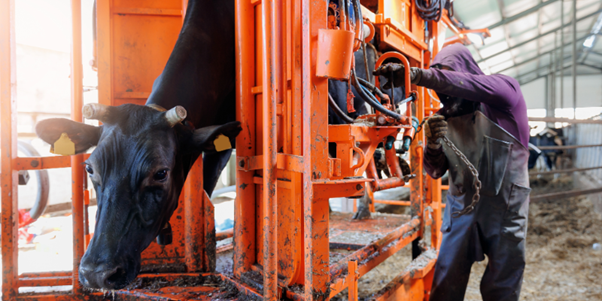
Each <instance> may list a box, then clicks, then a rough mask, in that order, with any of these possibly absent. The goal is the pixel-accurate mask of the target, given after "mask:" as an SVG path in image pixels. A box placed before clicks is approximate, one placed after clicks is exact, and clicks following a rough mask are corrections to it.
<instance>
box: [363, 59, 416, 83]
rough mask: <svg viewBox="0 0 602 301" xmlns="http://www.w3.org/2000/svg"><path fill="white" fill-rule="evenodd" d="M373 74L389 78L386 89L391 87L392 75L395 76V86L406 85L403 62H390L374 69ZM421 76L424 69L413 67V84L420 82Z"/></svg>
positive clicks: (411, 74) (411, 75)
mask: <svg viewBox="0 0 602 301" xmlns="http://www.w3.org/2000/svg"><path fill="white" fill-rule="evenodd" d="M373 74H374V75H376V76H384V77H385V78H387V82H386V83H385V84H384V85H383V88H384V89H391V82H390V81H391V75H392V76H393V84H394V85H395V87H401V86H404V85H405V82H404V80H405V67H404V66H403V64H397V63H388V64H385V65H382V66H380V67H379V68H378V69H376V70H374V72H373ZM420 78H422V69H420V68H416V67H411V68H410V81H411V82H412V84H417V83H418V82H420Z"/></svg>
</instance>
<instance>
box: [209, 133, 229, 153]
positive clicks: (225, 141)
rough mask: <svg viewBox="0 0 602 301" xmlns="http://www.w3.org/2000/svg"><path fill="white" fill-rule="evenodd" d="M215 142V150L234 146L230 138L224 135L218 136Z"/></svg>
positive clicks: (223, 149) (219, 150)
mask: <svg viewBox="0 0 602 301" xmlns="http://www.w3.org/2000/svg"><path fill="white" fill-rule="evenodd" d="M213 144H214V145H215V150H216V151H218V152H221V151H225V150H227V149H231V148H232V144H230V139H229V138H228V137H226V136H224V135H219V136H217V138H216V139H215V141H213Z"/></svg>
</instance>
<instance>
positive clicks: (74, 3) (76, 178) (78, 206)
mask: <svg viewBox="0 0 602 301" xmlns="http://www.w3.org/2000/svg"><path fill="white" fill-rule="evenodd" d="M81 12H82V6H81V0H71V26H72V37H71V47H72V48H71V119H72V120H74V121H78V122H82V121H83V118H82V106H83V97H84V94H83V93H84V91H83V66H82V26H81V24H82V20H81ZM83 162H84V155H83V154H79V155H74V156H71V201H72V207H71V208H72V209H71V212H72V218H73V291H74V292H78V291H79V290H80V283H79V262H80V260H81V258H82V256H83V255H84V166H83Z"/></svg>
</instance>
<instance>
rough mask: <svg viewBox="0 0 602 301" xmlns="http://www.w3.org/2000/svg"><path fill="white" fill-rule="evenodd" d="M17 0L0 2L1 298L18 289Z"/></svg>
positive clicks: (10, 297) (11, 294)
mask: <svg viewBox="0 0 602 301" xmlns="http://www.w3.org/2000/svg"><path fill="white" fill-rule="evenodd" d="M14 12H15V3H14V0H1V1H0V66H2V68H1V69H0V117H1V118H0V122H1V129H2V135H1V147H2V149H1V150H2V152H1V155H2V158H1V160H0V161H1V163H0V165H1V168H2V170H1V185H2V300H15V299H16V295H17V293H18V289H17V274H18V266H17V263H18V261H17V252H18V249H17V247H18V246H17V224H18V215H17V209H18V208H17V207H18V203H17V192H18V189H17V184H18V178H17V177H18V175H17V171H16V170H13V168H12V161H13V160H14V159H16V158H17V121H16V114H14V113H15V112H17V105H16V80H17V77H16V66H15V61H16V59H17V56H16V52H15V20H14V15H15V14H14Z"/></svg>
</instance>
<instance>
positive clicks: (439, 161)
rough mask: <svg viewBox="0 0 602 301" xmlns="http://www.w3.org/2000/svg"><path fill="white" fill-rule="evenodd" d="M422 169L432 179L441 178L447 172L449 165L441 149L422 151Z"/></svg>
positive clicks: (428, 148)
mask: <svg viewBox="0 0 602 301" xmlns="http://www.w3.org/2000/svg"><path fill="white" fill-rule="evenodd" d="M423 163H424V169H425V170H426V173H428V174H429V176H431V177H432V178H433V179H439V178H441V177H442V176H443V175H444V174H445V172H446V171H447V169H448V167H449V164H448V162H447V157H445V153H444V152H443V147H440V148H439V149H432V148H430V147H427V148H426V150H425V151H424V160H423Z"/></svg>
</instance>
